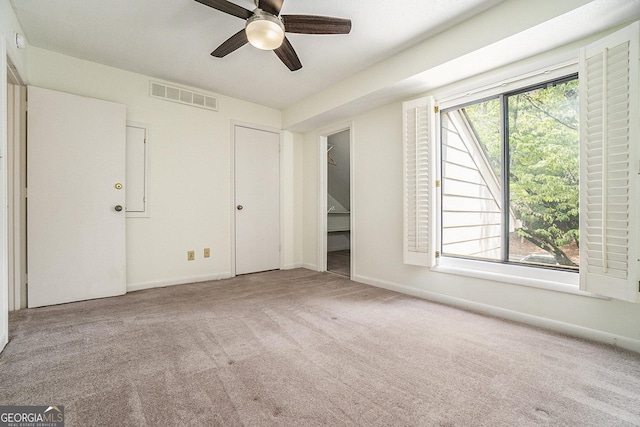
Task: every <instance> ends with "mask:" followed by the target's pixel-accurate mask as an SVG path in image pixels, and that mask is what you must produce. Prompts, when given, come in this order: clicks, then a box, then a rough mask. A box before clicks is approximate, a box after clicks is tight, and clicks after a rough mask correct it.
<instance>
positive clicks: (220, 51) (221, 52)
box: [211, 28, 249, 58]
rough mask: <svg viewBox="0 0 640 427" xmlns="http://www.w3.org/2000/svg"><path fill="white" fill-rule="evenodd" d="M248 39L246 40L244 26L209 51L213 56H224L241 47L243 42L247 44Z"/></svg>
mask: <svg viewBox="0 0 640 427" xmlns="http://www.w3.org/2000/svg"><path fill="white" fill-rule="evenodd" d="M248 41H249V40H247V33H246V32H245V30H244V28H243V29H242V30H240V31H238V32H237V33H235V34H234V35H232V36H231V37H229V38H228V39H227V40H226V41H225V42H224V43H222V44H221V45H220V46H218V48H217V49H216V50H214V51H213V52H211V56H215V57H216V58H224V57H225V56H227V55H228V54H230V53H231V52H233V51H235V50H237V49H239V48H241V47H242V46H244V45H245V44H247V42H248Z"/></svg>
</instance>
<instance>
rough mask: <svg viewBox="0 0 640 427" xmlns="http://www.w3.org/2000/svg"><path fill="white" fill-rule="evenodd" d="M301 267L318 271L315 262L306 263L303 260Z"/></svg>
mask: <svg viewBox="0 0 640 427" xmlns="http://www.w3.org/2000/svg"><path fill="white" fill-rule="evenodd" d="M302 268H306V269H307V270H313V271H320V270H319V269H318V266H317V265H316V264H311V263H308V262H303V263H302Z"/></svg>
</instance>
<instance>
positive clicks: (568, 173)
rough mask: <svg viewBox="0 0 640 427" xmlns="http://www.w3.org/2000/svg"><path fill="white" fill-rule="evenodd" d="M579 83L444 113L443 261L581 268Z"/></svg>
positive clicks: (567, 81)
mask: <svg viewBox="0 0 640 427" xmlns="http://www.w3.org/2000/svg"><path fill="white" fill-rule="evenodd" d="M578 123H579V112H578V80H577V76H576V75H573V76H570V77H567V78H562V79H558V80H554V81H551V82H545V83H543V84H539V85H536V86H533V87H527V88H524V89H520V90H517V91H512V92H510V93H506V94H500V95H497V96H495V97H493V98H491V99H486V100H482V101H480V102H476V103H473V104H470V105H464V106H456V107H452V108H448V109H446V110H442V111H441V112H440V137H441V146H440V152H441V187H442V189H441V203H440V208H441V226H440V233H441V240H440V241H441V248H440V251H441V254H442V256H457V257H465V258H474V259H484V260H490V261H500V262H506V263H509V262H513V263H521V264H526V265H533V266H544V267H548V268H564V269H573V270H577V269H578V265H579V215H578V213H579V207H578V205H579V164H578V154H579V129H578Z"/></svg>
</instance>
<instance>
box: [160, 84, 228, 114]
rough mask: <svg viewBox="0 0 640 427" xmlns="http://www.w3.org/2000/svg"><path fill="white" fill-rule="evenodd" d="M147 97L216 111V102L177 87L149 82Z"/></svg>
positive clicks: (213, 99) (203, 95)
mask: <svg viewBox="0 0 640 427" xmlns="http://www.w3.org/2000/svg"><path fill="white" fill-rule="evenodd" d="M149 83H150V84H151V85H150V91H149V95H150V96H152V97H153V98H160V99H165V100H167V101H172V102H178V103H180V104H185V105H192V106H194V107H200V108H206V109H207V110H213V111H218V100H217V99H216V98H214V97H212V96H208V95H205V94H203V93H198V92H193V91H190V90H186V89H182V88H179V87H174V86H168V85H165V84H162V83H158V82H153V81H152V82H149Z"/></svg>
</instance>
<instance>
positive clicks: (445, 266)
mask: <svg viewBox="0 0 640 427" xmlns="http://www.w3.org/2000/svg"><path fill="white" fill-rule="evenodd" d="M431 270H432V271H436V272H438V273H445V274H454V275H457V276H465V277H473V278H477V279H484V280H493V281H496V282H502V283H509V284H513V285H519V286H527V287H531V288H537V289H545V290H548V291H555V292H563V293H567V294H573V295H580V296H584V297H590V298H597V299H605V300H608V299H609V298H607V297H603V296H600V295H596V294H592V293H590V292H585V291H582V290H580V288H579V274H578V273H576V272H569V271H555V270H551V269H545V268H536V267H528V266H520V265H505V264H500V263H493V262H486V261H476V260H467V259H455V258H440V262H439V263H438V265H436V266H434V267H432V268H431ZM534 274H535V275H539V277H538V278H534V277H532V275H534Z"/></svg>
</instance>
